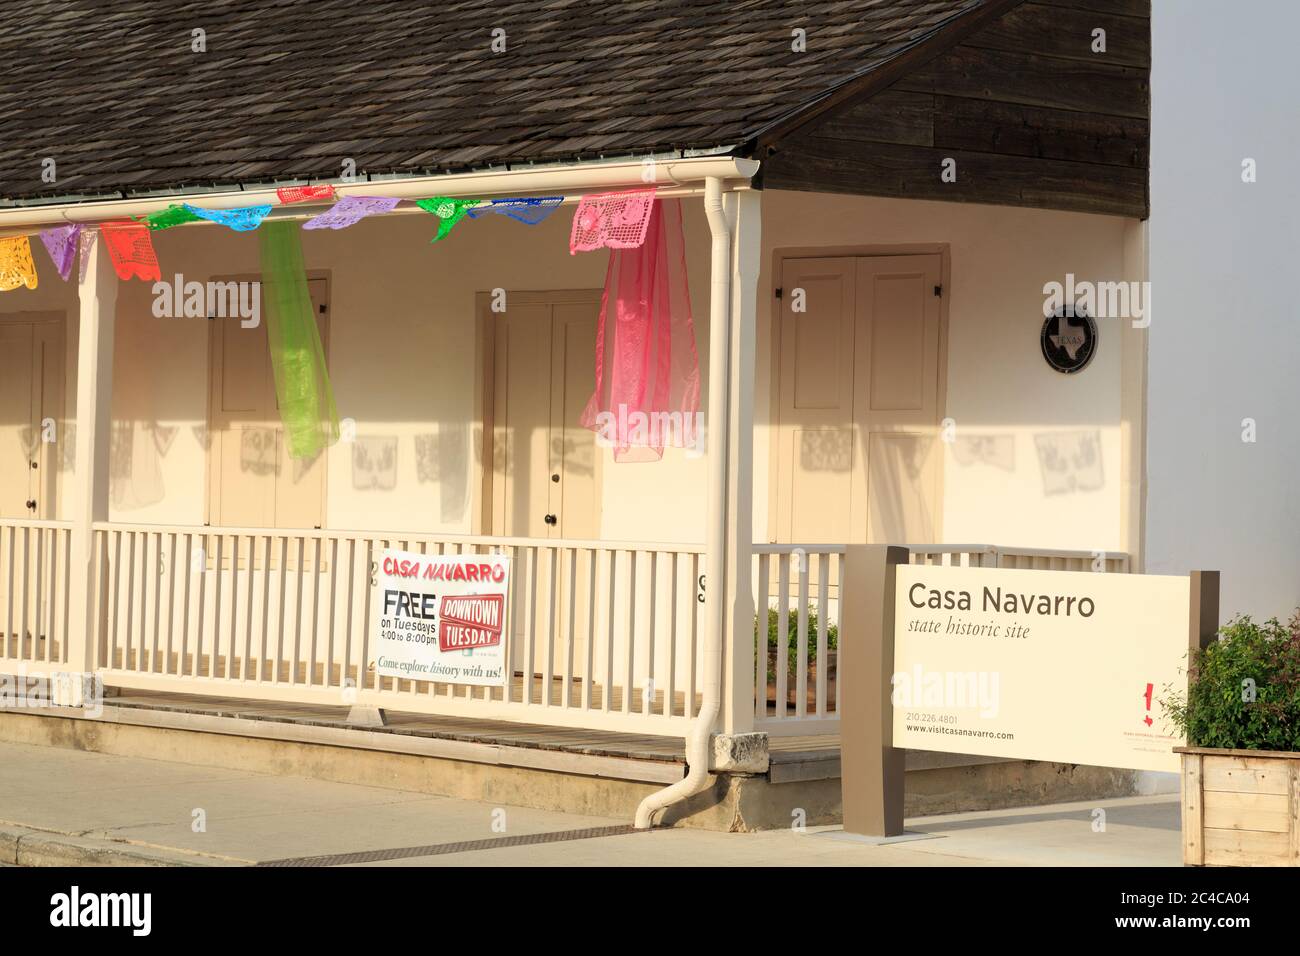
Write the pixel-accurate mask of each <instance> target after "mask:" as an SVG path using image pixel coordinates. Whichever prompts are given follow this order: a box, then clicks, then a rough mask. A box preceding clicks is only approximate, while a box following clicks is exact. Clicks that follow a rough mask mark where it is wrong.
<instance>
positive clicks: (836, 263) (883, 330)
mask: <svg viewBox="0 0 1300 956" xmlns="http://www.w3.org/2000/svg"><path fill="white" fill-rule="evenodd" d="M940 282H941V262H940V258H939V256H937V255H918V256H872V257H837V258H824V259H791V260H786V261H785V262H784V263H783V265H782V276H781V288H782V297H781V311H780V320H779V327H778V334H779V346H778V347H779V356H780V359H779V364H778V368H779V381H778V426H777V455H776V457H777V482H776V494H777V501H776V531H777V540H779V541H790V542H802V543H809V544H815V543H839V542H850V543H855V542H877V543H897V544H902V543H907V542H913V543H916V542H928V541H933V540H934V539H935V537H936V536H937V534H938V521H937V515H938V498H939V485H938V478H939V471H938V464H939V459H940V455H939V453H938V448H937V426H938V422H939V361H940V356H939V333H940V311H939V303H940V300H939V298H938V296H937V295H936V294H935V289H936V287H937V286H939V284H940Z"/></svg>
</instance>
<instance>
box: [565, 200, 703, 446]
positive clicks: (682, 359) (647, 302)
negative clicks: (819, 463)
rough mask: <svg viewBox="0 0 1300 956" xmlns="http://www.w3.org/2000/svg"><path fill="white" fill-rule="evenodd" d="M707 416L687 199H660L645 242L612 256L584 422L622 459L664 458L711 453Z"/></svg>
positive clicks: (601, 304)
mask: <svg viewBox="0 0 1300 956" xmlns="http://www.w3.org/2000/svg"><path fill="white" fill-rule="evenodd" d="M611 316H612V321H611ZM699 412H700V362H699V357H698V355H697V353H696V351H695V322H694V319H693V318H692V317H691V296H690V290H689V288H688V286H687V281H686V244H685V240H684V239H683V234H682V208H681V202H680V201H679V200H676V199H669V200H657V201H655V202H654V204H653V208H652V210H651V213H650V216H649V221H648V224H647V230H646V235H645V241H644V242H643V243H642V244H641V245H640V246H639V247H637V248H634V249H615V250H612V251H611V252H610V254H609V268H608V270H607V271H606V273H605V293H604V295H603V296H602V297H601V301H600V320H599V324H598V325H597V327H596V390H595V392H593V393H592V396H591V400H590V401H588V402H587V407H586V409H584V410H583V413H582V419H581V423H582V425H583V427H584V428H590V429H592V430H593V431H595V432H596V433H597V441H598V442H599V443H600V444H605V445H610V446H612V447H613V448H614V460H615V461H620V462H623V461H657V460H658V459H659V458H662V457H663V450H664V447H665V446H671V447H675V448H693V449H696V450H699V451H702V450H703V438H704V436H703V429H702V425H701V421H700V418H701V416H700V413H699Z"/></svg>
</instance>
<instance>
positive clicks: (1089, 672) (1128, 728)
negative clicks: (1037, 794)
mask: <svg viewBox="0 0 1300 956" xmlns="http://www.w3.org/2000/svg"><path fill="white" fill-rule="evenodd" d="M1190 593H1191V592H1190V586H1189V581H1188V579H1187V578H1185V577H1167V576H1157V575H1127V574H1094V573H1089V572H1086V571H1029V570H1012V569H996V568H957V567H927V566H921V565H900V566H899V567H898V570H897V578H896V585H895V591H894V673H893V675H892V685H893V694H892V698H893V705H894V706H893V711H894V727H893V741H894V746H895V747H906V748H909V749H913V750H937V751H946V752H949V753H962V754H979V755H983V756H990V757H1012V758H1019V759H1025V760H1048V761H1055V762H1059V763H1075V764H1089V765H1093V766H1100V767H1124V768H1130V769H1134V770H1163V771H1177V770H1178V769H1179V761H1178V755H1177V754H1175V753H1174V752H1173V748H1174V747H1175V746H1179V745H1181V744H1182V743H1183V741H1182V739H1181V738H1180V737H1178V736H1177V735H1176V734H1177V732H1176V730H1175V729H1174V728H1173V727H1172V726H1171V724H1170V721H1169V720H1168V719H1167V718H1166V717H1165V715H1164V714H1163V713H1162V709H1161V707H1160V704H1159V700H1160V698H1161V697H1162V696H1163V695H1164V694H1166V693H1168V692H1169V691H1171V690H1179V689H1181V690H1182V691H1184V692H1185V691H1186V686H1187V675H1186V672H1185V669H1186V660H1187V649H1188V633H1189V607H1190Z"/></svg>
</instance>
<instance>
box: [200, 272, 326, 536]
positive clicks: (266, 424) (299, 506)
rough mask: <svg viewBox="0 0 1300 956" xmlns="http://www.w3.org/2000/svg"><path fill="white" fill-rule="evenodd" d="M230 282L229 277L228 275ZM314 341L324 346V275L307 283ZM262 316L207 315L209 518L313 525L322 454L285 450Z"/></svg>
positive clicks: (320, 515)
mask: <svg viewBox="0 0 1300 956" xmlns="http://www.w3.org/2000/svg"><path fill="white" fill-rule="evenodd" d="M227 281H229V280H227ZM307 285H308V290H309V292H310V294H311V299H312V311H313V313H314V314H315V316H316V320H317V323H318V328H319V330H320V335H321V341H322V343H324V344H325V345H326V347H327V348H328V338H327V335H328V327H329V322H328V316H329V312H328V310H329V305H328V302H327V301H326V283H325V280H324V279H312V280H310V281H309V282H308V283H307ZM261 315H262V317H263V321H262V322H261V323H259V324H258V325H257V327H255V328H244V327H243V325H242V324H241V323H240V321H239V319H237V318H215V319H211V320H210V323H211V326H212V337H211V343H212V374H211V382H212V397H211V406H210V407H211V422H210V429H211V441H212V444H211V451H210V454H211V458H210V481H211V485H210V492H209V509H208V513H209V523H210V524H212V525H214V526H217V527H228V528H229V527H238V528H319V527H320V526H321V524H322V523H323V520H324V496H325V455H324V454H323V453H322V454H320V455H318V456H317V457H316V458H314V459H311V460H308V461H304V460H301V459H295V458H292V457H290V455H289V453H288V448H287V444H286V442H285V437H284V426H283V424H282V423H281V421H280V412H279V408H278V403H277V401H276V395H275V378H274V374H273V372H272V370H271V357H270V351H269V348H268V345H267V334H266V316H267V311H266V307H265V297H263V303H262V311H261Z"/></svg>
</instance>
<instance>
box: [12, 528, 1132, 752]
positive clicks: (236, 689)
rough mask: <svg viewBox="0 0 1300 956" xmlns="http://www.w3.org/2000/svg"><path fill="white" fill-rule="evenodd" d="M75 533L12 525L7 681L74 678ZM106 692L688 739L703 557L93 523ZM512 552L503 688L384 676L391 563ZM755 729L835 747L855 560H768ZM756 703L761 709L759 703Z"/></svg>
mask: <svg viewBox="0 0 1300 956" xmlns="http://www.w3.org/2000/svg"><path fill="white" fill-rule="evenodd" d="M71 533H72V531H71V524H70V523H69V522H57V521H38V520H25V519H0V674H7V673H22V672H29V673H30V672H33V671H41V670H50V671H53V670H55V669H56V667H57V666H61V665H65V664H66V663H67V661H68V652H69V624H68V622H69V597H70V587H69V585H70V568H69V559H70V556H71V547H70V545H71ZM94 535H95V542H94V544H95V547H94V555H95V560H94V565H95V573H94V576H93V577H94V580H93V582H92V584H93V586H94V589H95V590H94V595H95V599H96V602H97V605H96V606H97V607H98V609H99V613H98V619H97V620H96V621H95V622H94V631H95V634H94V637H93V647H92V657H93V661H94V664H95V667H96V669H97V671H99V673H100V674H101V675H102V676H103V678H104V681H105V683H106V684H108V685H110V686H117V687H124V688H139V689H144V690H158V691H168V692H178V693H189V694H201V695H210V696H218V697H244V698H252V699H261V700H274V701H282V702H288V703H294V704H299V705H303V706H307V707H310V706H313V705H316V706H320V705H325V706H336V707H337V706H339V705H350V704H359V705H370V706H376V707H384V708H388V709H390V710H394V711H412V712H420V713H433V714H444V715H450V716H464V717H475V718H481V719H500V720H511V721H522V722H535V723H539V724H548V725H554V726H564V727H585V728H592V729H601V730H622V731H627V732H634V733H653V734H680V733H683V732H684V731H685V729H686V727H687V725H688V723H689V721H690V719H691V718H692V717H693V716H694V715H695V714H696V713H697V712H698V709H699V706H700V692H701V687H700V678H701V674H702V659H701V651H702V644H703V641H702V634H701V628H702V626H703V615H702V610H703V603H702V599H703V593H704V592H703V578H702V575H703V573H704V567H703V559H704V554H703V548H702V547H701V546H698V545H675V544H657V543H647V542H608V541H567V540H547V539H533V538H493V537H471V536H456V535H403V534H385V533H374V532H347V531H314V530H313V531H308V530H270V529H258V528H209V527H175V526H163V525H129V524H114V523H103V524H96V525H95V526H94ZM389 547H392V548H399V549H402V550H407V551H416V552H421V553H436V554H483V553H490V552H498V553H506V554H509V555H510V556H511V557H512V581H511V586H510V599H509V600H510V606H509V611H508V619H509V622H510V623H509V626H508V631H507V637H506V640H507V646H508V650H507V653H508V655H509V659H510V660H511V661H512V663H513V667H512V674H511V678H510V681H509V683H508V684H507V686H505V687H496V688H485V687H466V686H455V685H449V684H442V683H435V682H427V681H412V680H401V679H396V678H391V677H380V676H379V675H378V674H377V673H376V672H375V670H374V666H373V655H372V653H371V606H370V600H371V578H372V574H373V573H374V569H375V566H376V562H377V560H378V555H379V552H380V551H382V550H383V549H384V548H389ZM910 550H911V560H912V563H914V564H934V565H958V566H974V567H1014V568H1044V569H1053V570H1088V571H1096V570H1103V569H1104V570H1106V571H1109V572H1121V573H1122V572H1127V571H1128V570H1129V563H1128V556H1127V555H1124V554H1102V553H1099V552H1087V551H1062V550H1050V549H1034V548H1007V547H1001V546H993V545H939V544H934V545H912V546H910ZM753 560H754V568H753V570H754V575H753V585H754V598H755V607H756V608H757V609H758V613H757V614H756V616H755V633H754V636H753V640H754V642H755V644H754V647H755V652H756V653H755V666H754V685H753V686H754V698H753V699H754V725H755V728H756V729H759V730H765V731H767V732H768V733H772V734H779V735H805V734H807V735H813V734H834V733H837V732H838V727H839V724H838V711H839V688H838V685H837V682H836V671H837V665H838V655H839V639H838V638H839V629H840V625H841V602H840V588H841V582H842V580H843V575H844V562H845V547H844V546H843V545H830V544H826V545H812V544H809V545H788V544H760V545H755V546H754V558H753ZM742 706H746V705H743V704H742Z"/></svg>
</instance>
